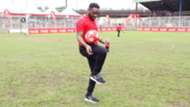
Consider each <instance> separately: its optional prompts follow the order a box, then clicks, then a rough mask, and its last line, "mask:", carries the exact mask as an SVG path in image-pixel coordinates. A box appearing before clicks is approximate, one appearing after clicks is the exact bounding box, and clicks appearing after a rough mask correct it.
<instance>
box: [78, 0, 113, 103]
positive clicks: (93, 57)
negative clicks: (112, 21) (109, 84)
mask: <svg viewBox="0 0 190 107" xmlns="http://www.w3.org/2000/svg"><path fill="white" fill-rule="evenodd" d="M99 8H100V7H99V5H98V4H97V3H91V4H90V5H89V7H88V14H87V15H86V16H83V17H82V18H81V19H79V20H78V21H77V23H76V31H77V40H78V42H79V50H80V53H81V54H82V56H84V57H86V58H87V60H88V64H89V67H90V71H91V75H90V79H89V84H88V88H87V92H86V94H85V101H88V102H91V103H97V102H99V100H98V99H97V98H96V97H95V96H93V91H94V88H95V85H96V83H97V84H103V83H105V80H104V79H103V78H102V77H101V75H100V72H101V69H102V66H103V64H104V61H105V59H106V55H107V52H108V48H109V46H108V44H109V42H108V41H106V42H103V41H102V40H101V39H100V40H99V41H98V43H96V44H94V43H88V42H87V41H86V40H85V34H86V33H87V32H88V31H90V30H96V31H97V30H98V29H97V25H96V21H95V19H96V17H97V16H98V15H99ZM101 43H102V44H104V47H103V46H101V45H100V44H101Z"/></svg>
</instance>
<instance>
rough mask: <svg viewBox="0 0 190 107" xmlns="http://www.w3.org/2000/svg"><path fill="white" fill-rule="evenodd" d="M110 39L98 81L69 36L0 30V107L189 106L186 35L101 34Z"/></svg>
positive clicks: (189, 40) (189, 59) (189, 45)
mask: <svg viewBox="0 0 190 107" xmlns="http://www.w3.org/2000/svg"><path fill="white" fill-rule="evenodd" d="M101 35H102V37H103V38H108V39H110V41H111V49H110V53H109V55H108V57H107V60H106V62H105V66H104V68H103V70H102V75H103V77H104V78H105V79H106V80H107V84H105V85H98V86H97V87H96V89H95V95H96V96H97V97H98V98H99V99H100V100H101V102H100V103H99V104H95V105H94V104H89V103H86V102H84V100H83V97H84V93H85V90H86V87H87V82H88V76H89V69H88V64H87V61H86V59H85V58H84V57H82V56H81V55H80V54H79V51H78V46H77V42H76V39H75V36H74V34H55V35H35V36H30V37H28V36H25V35H19V34H3V33H1V34H0V107H190V34H189V33H151V32H149V33H148V32H143V33H142V32H141V33H139V32H125V33H122V34H121V37H120V38H117V37H116V34H115V33H101Z"/></svg>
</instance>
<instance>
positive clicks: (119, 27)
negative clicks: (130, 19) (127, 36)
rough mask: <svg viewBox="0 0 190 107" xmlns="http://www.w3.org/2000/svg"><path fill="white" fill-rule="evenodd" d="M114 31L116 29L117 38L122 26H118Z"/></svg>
mask: <svg viewBox="0 0 190 107" xmlns="http://www.w3.org/2000/svg"><path fill="white" fill-rule="evenodd" d="M116 29H117V37H120V32H121V29H122V25H121V24H118V25H117V27H116Z"/></svg>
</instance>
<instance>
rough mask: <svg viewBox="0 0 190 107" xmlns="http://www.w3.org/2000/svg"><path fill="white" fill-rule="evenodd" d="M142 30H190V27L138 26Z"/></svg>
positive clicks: (138, 29)
mask: <svg viewBox="0 0 190 107" xmlns="http://www.w3.org/2000/svg"><path fill="white" fill-rule="evenodd" d="M137 31H143V32H190V27H139V28H137Z"/></svg>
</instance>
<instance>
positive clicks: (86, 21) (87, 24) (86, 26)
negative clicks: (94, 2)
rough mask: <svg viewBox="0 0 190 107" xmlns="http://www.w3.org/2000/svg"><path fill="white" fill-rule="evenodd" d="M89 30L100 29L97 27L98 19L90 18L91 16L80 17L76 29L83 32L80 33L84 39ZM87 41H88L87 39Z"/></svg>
mask: <svg viewBox="0 0 190 107" xmlns="http://www.w3.org/2000/svg"><path fill="white" fill-rule="evenodd" d="M89 30H98V29H97V25H96V21H95V20H92V19H90V17H89V16H83V17H82V18H80V19H79V20H78V21H77V23H76V31H77V32H82V34H81V35H80V36H81V37H82V38H83V40H84V41H85V39H84V35H85V34H86V33H87V32H88V31H89ZM85 42H86V41H85ZM79 45H80V46H82V44H81V43H80V42H79Z"/></svg>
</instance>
